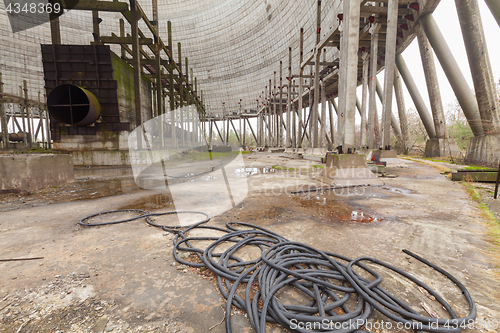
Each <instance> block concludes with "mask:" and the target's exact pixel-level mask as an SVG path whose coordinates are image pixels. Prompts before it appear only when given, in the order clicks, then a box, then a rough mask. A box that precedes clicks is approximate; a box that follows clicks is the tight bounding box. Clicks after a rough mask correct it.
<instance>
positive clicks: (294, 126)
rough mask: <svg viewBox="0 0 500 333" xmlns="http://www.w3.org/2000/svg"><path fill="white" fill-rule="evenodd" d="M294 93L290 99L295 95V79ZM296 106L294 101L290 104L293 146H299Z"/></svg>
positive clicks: (293, 81)
mask: <svg viewBox="0 0 500 333" xmlns="http://www.w3.org/2000/svg"><path fill="white" fill-rule="evenodd" d="M292 87H293V90H292V95H291V96H290V100H293V99H294V97H295V80H292ZM294 108H295V106H294V104H293V103H291V104H290V116H291V117H292V119H291V121H292V132H291V136H292V142H291V147H293V148H297V117H296V116H295V111H296V110H294Z"/></svg>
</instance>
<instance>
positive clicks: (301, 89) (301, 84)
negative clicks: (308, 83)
mask: <svg viewBox="0 0 500 333" xmlns="http://www.w3.org/2000/svg"><path fill="white" fill-rule="evenodd" d="M302 61H304V28H300V56H299V101H298V103H299V106H298V109H297V111H298V114H299V126H298V132H297V139H298V140H297V148H302V127H303V125H302V109H303V108H304V106H303V105H302V94H303V92H304V79H303V75H304V68H303V67H302Z"/></svg>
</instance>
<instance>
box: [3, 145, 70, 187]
mask: <svg viewBox="0 0 500 333" xmlns="http://www.w3.org/2000/svg"><path fill="white" fill-rule="evenodd" d="M72 181H74V174H73V160H72V158H71V156H70V155H66V154H18V155H0V190H4V191H5V190H21V191H28V192H32V191H36V190H39V189H42V188H44V187H48V186H59V185H63V184H66V183H69V182H72Z"/></svg>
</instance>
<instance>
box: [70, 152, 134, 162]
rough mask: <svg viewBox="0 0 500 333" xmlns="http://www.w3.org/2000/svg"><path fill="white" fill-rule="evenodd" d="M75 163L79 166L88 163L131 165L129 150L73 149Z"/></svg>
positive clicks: (72, 155) (72, 154)
mask: <svg viewBox="0 0 500 333" xmlns="http://www.w3.org/2000/svg"><path fill="white" fill-rule="evenodd" d="M70 154H71V157H72V158H73V164H74V165H78V166H87V165H114V166H122V165H130V156H129V152H128V150H115V151H110V150H88V151H73V152H71V153H70Z"/></svg>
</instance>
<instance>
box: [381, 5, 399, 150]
mask: <svg viewBox="0 0 500 333" xmlns="http://www.w3.org/2000/svg"><path fill="white" fill-rule="evenodd" d="M398 4H399V0H389V3H388V4H387V6H388V11H387V32H386V41H385V75H384V100H383V103H382V120H383V121H382V124H383V127H382V130H383V137H382V145H383V146H384V147H386V149H387V147H388V146H389V145H390V144H391V116H392V96H393V92H394V89H393V87H394V67H395V65H394V62H395V59H396V37H397V36H396V34H397V32H398Z"/></svg>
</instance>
